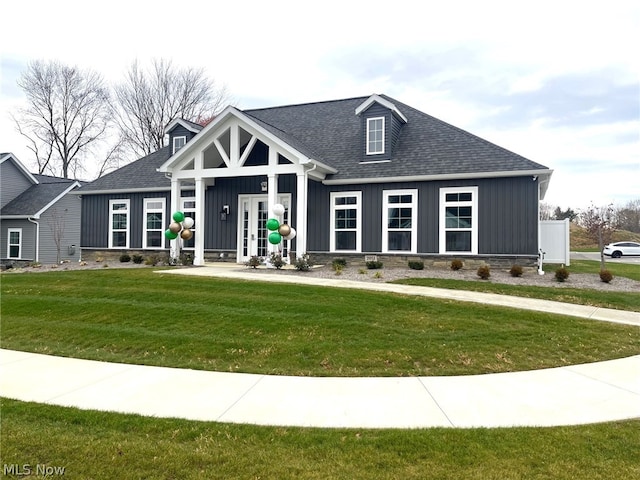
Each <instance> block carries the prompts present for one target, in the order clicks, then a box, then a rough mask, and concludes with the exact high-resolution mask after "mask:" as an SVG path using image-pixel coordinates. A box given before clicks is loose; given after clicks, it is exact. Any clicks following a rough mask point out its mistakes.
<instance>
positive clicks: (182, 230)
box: [164, 212, 193, 240]
mask: <svg viewBox="0 0 640 480" xmlns="http://www.w3.org/2000/svg"><path fill="white" fill-rule="evenodd" d="M172 218H173V222H171V224H170V225H169V228H167V229H166V230H165V231H164V236H165V237H166V238H168V239H169V240H173V239H175V238H178V235H180V238H182V239H183V240H190V239H191V237H193V230H191V227H193V218H191V217H185V216H184V213H182V212H175V213H174V214H173V216H172Z"/></svg>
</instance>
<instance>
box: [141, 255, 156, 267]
mask: <svg viewBox="0 0 640 480" xmlns="http://www.w3.org/2000/svg"><path fill="white" fill-rule="evenodd" d="M159 261H160V259H159V258H158V257H157V256H155V255H149V256H148V257H147V258H146V260H145V261H144V264H145V265H151V266H153V267H155V266H156V265H157V264H158V262H159Z"/></svg>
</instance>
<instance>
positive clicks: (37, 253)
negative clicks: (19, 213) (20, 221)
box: [27, 217, 40, 262]
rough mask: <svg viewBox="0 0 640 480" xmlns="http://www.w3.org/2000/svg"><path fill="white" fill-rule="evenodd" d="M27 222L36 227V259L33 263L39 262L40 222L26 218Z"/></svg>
mask: <svg viewBox="0 0 640 480" xmlns="http://www.w3.org/2000/svg"><path fill="white" fill-rule="evenodd" d="M27 220H28V221H29V222H31V223H33V224H34V225H35V226H36V258H35V261H36V262H39V261H40V222H38V221H36V220H34V219H32V218H31V217H27Z"/></svg>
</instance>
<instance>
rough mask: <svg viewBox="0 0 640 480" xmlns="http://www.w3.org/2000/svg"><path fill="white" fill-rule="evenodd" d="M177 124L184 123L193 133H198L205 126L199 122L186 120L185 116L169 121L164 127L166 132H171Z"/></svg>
mask: <svg viewBox="0 0 640 480" xmlns="http://www.w3.org/2000/svg"><path fill="white" fill-rule="evenodd" d="M176 125H182V126H183V127H184V128H186V129H187V130H189V131H190V132H193V133H198V132H200V130H202V129H203V128H204V127H203V126H202V125H200V124H199V123H195V122H190V121H189V120H185V119H184V118H176V119H174V120H172V121H171V122H169V124H168V125H167V126H166V127H165V129H164V133H169V132H170V131H171V130H173V129H174V128H175V126H176Z"/></svg>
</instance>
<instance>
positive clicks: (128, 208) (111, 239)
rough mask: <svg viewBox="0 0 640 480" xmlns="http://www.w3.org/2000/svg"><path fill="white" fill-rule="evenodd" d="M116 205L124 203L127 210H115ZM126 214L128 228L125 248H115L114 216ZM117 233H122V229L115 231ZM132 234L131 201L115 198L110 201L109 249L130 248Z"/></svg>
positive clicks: (123, 247)
mask: <svg viewBox="0 0 640 480" xmlns="http://www.w3.org/2000/svg"><path fill="white" fill-rule="evenodd" d="M116 203H122V204H125V205H126V206H127V208H126V209H125V210H114V209H113V205H114V204H116ZM116 213H118V214H123V213H124V214H126V215H127V227H126V240H125V245H124V246H114V245H113V234H114V229H113V215H114V214H116ZM115 231H117V232H120V231H122V229H117V230H115ZM130 234H131V201H130V200H129V199H128V198H122V199H118V198H113V199H111V200H109V248H110V249H127V248H129V237H130Z"/></svg>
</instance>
